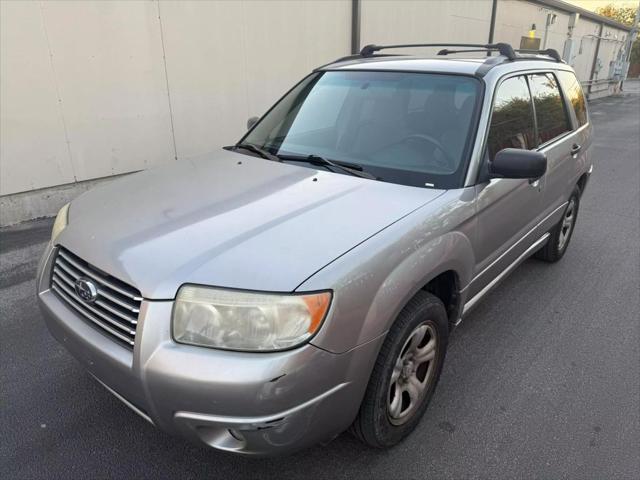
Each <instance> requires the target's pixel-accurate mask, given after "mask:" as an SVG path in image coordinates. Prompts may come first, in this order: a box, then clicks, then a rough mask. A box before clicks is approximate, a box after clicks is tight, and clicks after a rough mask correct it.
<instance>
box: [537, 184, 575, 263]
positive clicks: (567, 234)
mask: <svg viewBox="0 0 640 480" xmlns="http://www.w3.org/2000/svg"><path fill="white" fill-rule="evenodd" d="M579 207H580V188H579V187H577V186H576V187H575V188H574V189H573V192H572V193H571V196H570V197H569V201H568V202H567V207H566V208H565V210H564V214H563V215H562V218H561V219H560V221H559V222H558V223H557V225H556V226H555V227H553V229H551V231H550V232H549V233H550V234H551V235H550V236H549V241H548V242H547V243H546V245H545V246H544V247H542V248H541V249H540V250H538V251H537V252H536V253H535V255H534V256H535V258H537V259H539V260H544V261H545V262H550V263H554V262H557V261H558V260H560V259H561V258H562V257H563V255H564V253H565V252H566V251H567V247H568V246H569V241H570V240H571V235H572V234H573V229H574V227H575V225H576V219H577V218H578V208H579Z"/></svg>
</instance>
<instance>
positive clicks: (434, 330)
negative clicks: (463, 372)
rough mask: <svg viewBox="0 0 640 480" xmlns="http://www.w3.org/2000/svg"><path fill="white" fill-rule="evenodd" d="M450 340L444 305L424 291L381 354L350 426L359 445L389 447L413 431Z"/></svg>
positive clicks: (394, 328)
mask: <svg viewBox="0 0 640 480" xmlns="http://www.w3.org/2000/svg"><path fill="white" fill-rule="evenodd" d="M448 338H449V324H448V318H447V312H446V310H445V307H444V305H443V303H442V301H441V300H440V299H439V298H437V297H436V296H435V295H433V294H431V293H428V292H419V293H418V294H416V296H415V297H413V298H412V299H411V300H410V301H409V303H408V304H407V305H406V306H405V307H404V309H403V310H402V311H401V312H400V315H399V316H398V318H397V319H396V321H395V323H394V324H393V325H392V327H391V329H390V330H389V333H388V334H387V338H386V339H385V341H384V344H383V345H382V348H381V349H380V354H379V355H378V359H377V360H376V364H375V366H374V368H373V373H372V374H371V378H370V379H369V385H368V386H367V391H366V393H365V396H364V400H363V401H362V404H361V406H360V411H359V413H358V416H357V417H356V420H355V421H354V423H353V426H352V431H353V432H354V433H355V435H356V436H357V437H358V438H359V439H360V440H361V441H363V442H364V443H366V444H367V445H370V446H372V447H377V448H385V447H390V446H393V445H395V444H396V443H398V442H400V441H401V440H402V439H403V438H404V437H406V436H407V435H408V434H409V433H411V432H412V431H413V430H414V429H415V428H416V426H417V425H418V423H419V422H420V419H421V418H422V416H423V415H424V412H425V410H426V409H427V406H428V405H429V401H430V400H431V397H432V396H433V392H434V391H435V388H436V385H437V383H438V379H439V378H440V373H441V372H442V365H443V363H444V357H445V353H446V349H447V343H448Z"/></svg>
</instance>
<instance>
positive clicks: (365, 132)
mask: <svg viewBox="0 0 640 480" xmlns="http://www.w3.org/2000/svg"><path fill="white" fill-rule="evenodd" d="M480 89H481V85H480V82H479V81H478V80H477V79H475V78H473V77H468V76H461V75H440V74H428V73H408V72H364V71H329V72H319V73H315V74H312V75H310V76H309V77H307V78H306V79H305V80H303V81H302V82H301V83H300V84H298V85H297V86H296V87H295V88H294V89H293V90H291V91H290V92H289V93H288V94H287V95H286V96H285V97H284V98H283V99H282V100H281V101H280V102H279V103H278V104H277V105H276V106H275V107H274V108H273V109H272V110H271V111H270V112H268V113H267V114H266V115H265V116H264V117H263V118H262V120H261V121H260V123H259V124H258V125H256V127H255V128H254V129H253V130H252V131H251V132H249V133H248V134H247V135H246V136H245V138H243V140H242V142H243V143H250V144H252V145H253V146H256V147H259V148H261V149H263V150H266V151H268V152H270V153H271V154H275V155H281V156H282V157H283V159H284V161H287V159H286V156H287V155H289V156H290V155H300V156H307V155H317V156H321V157H324V158H326V159H328V160H332V161H334V162H347V163H350V164H357V165H359V166H360V167H362V169H363V170H365V171H366V172H368V173H371V174H373V175H375V176H376V177H378V178H379V179H381V180H383V181H387V182H391V183H400V184H404V185H413V186H429V187H435V188H456V187H459V186H460V185H462V183H463V181H464V173H465V170H466V164H467V158H468V155H469V150H470V144H471V140H472V137H473V135H472V133H473V132H474V131H475V121H474V119H475V118H476V110H477V108H478V107H477V105H478V103H479V102H478V101H477V100H478V98H479V96H480ZM305 166H310V167H312V168H322V167H318V166H317V165H305Z"/></svg>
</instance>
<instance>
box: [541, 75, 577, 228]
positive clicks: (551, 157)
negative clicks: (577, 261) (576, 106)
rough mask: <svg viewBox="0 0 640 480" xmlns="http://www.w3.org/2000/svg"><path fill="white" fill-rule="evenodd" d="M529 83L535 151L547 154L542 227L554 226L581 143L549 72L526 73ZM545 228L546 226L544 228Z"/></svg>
mask: <svg viewBox="0 0 640 480" xmlns="http://www.w3.org/2000/svg"><path fill="white" fill-rule="evenodd" d="M529 86H530V88H531V95H532V97H533V105H534V108H535V113H536V125H537V144H538V150H539V151H541V152H544V154H545V155H546V156H547V173H546V174H545V176H544V178H545V188H544V194H543V196H542V205H541V210H542V211H543V212H544V213H545V216H547V215H551V216H550V217H549V218H547V219H545V225H544V227H545V230H548V229H549V228H551V226H553V225H554V224H555V223H556V222H557V221H558V219H559V218H560V215H561V214H562V212H561V210H562V205H563V204H564V203H565V202H566V201H567V199H568V198H569V195H570V194H571V191H572V190H573V186H574V185H575V184H576V182H577V181H578V177H577V176H576V175H577V173H576V172H577V170H576V158H577V156H578V155H580V152H581V150H582V143H583V142H581V141H580V140H579V139H578V138H576V135H575V134H574V131H573V124H572V120H571V117H570V116H569V107H568V105H567V104H566V103H565V101H564V98H563V96H562V93H561V91H560V88H559V84H558V79H557V77H556V75H555V74H554V73H552V72H540V73H534V74H531V75H529ZM547 227H548V228H547Z"/></svg>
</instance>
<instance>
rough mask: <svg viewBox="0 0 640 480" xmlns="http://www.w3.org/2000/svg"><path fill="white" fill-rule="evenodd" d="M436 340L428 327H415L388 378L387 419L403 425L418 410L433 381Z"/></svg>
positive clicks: (423, 324)
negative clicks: (389, 378) (389, 380)
mask: <svg viewBox="0 0 640 480" xmlns="http://www.w3.org/2000/svg"><path fill="white" fill-rule="evenodd" d="M437 350H438V336H437V334H436V330H435V328H434V327H433V326H432V325H431V324H430V323H427V322H425V323H422V324H420V325H418V326H417V327H416V328H415V329H414V330H413V332H411V335H409V337H408V338H407V341H406V342H405V344H404V346H403V347H402V350H400V355H399V356H398V358H397V360H396V363H395V365H394V368H393V372H392V374H391V382H390V384H389V393H388V401H387V416H388V417H389V421H390V422H391V423H392V424H393V425H402V424H404V423H406V422H407V421H408V420H409V419H410V418H411V417H412V415H413V413H414V412H415V411H416V410H417V409H418V407H419V406H420V404H421V402H422V399H423V398H424V395H425V393H426V392H427V391H428V390H429V386H430V384H431V381H432V379H433V377H434V372H435V370H436V369H435V362H436V358H437V356H436V353H437Z"/></svg>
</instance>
